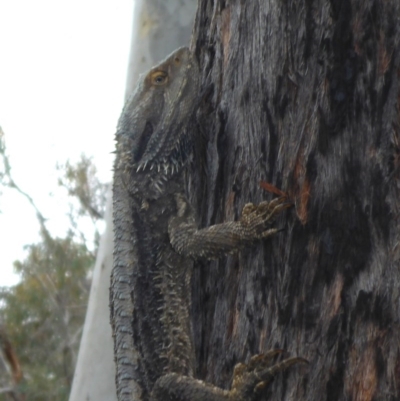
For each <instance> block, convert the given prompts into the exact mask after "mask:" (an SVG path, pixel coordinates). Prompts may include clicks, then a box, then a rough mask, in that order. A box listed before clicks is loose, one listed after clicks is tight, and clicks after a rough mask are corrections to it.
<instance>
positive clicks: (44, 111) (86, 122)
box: [0, 0, 133, 286]
mask: <svg viewBox="0 0 400 401" xmlns="http://www.w3.org/2000/svg"><path fill="white" fill-rule="evenodd" d="M132 7H133V0H68V1H61V0H59V1H55V0H35V1H32V0H0V16H1V23H0V126H1V127H2V128H3V130H4V132H5V135H6V143H7V147H8V154H9V156H10V159H11V164H12V168H13V175H14V178H15V181H16V182H17V183H18V184H19V185H20V186H21V187H22V189H23V190H24V191H26V192H27V193H29V194H30V195H31V196H32V197H33V199H34V200H35V202H36V203H37V205H38V207H39V209H40V210H41V211H42V213H43V214H44V215H45V217H46V218H48V225H49V228H50V229H51V230H52V232H54V233H56V234H58V235H63V234H64V233H65V230H66V228H67V226H68V220H67V218H66V213H67V211H68V209H67V199H66V197H65V195H64V194H63V192H62V191H60V190H58V189H57V177H58V175H59V173H58V172H57V171H56V170H55V166H56V164H57V162H58V163H64V162H65V161H66V160H67V159H70V160H71V161H77V160H78V159H79V156H80V154H81V153H85V154H86V155H89V156H93V159H94V162H95V164H96V166H97V168H98V170H99V174H100V177H101V179H102V180H110V179H111V167H112V155H111V154H110V152H111V151H112V150H113V146H114V144H113V136H114V132H115V126H116V123H117V120H118V116H119V113H120V111H121V108H122V106H123V96H124V88H125V78H126V68H127V64H128V52H129V45H130V34H131V17H132V13H133V10H132ZM0 212H1V214H0V286H2V285H11V284H13V283H15V282H16V277H15V276H14V275H13V274H12V270H13V269H12V262H13V261H14V260H16V259H19V260H21V259H23V257H24V251H23V246H24V245H25V244H29V243H34V242H36V241H37V240H38V239H39V237H38V229H39V226H38V223H37V220H36V217H35V214H34V211H33V210H32V208H31V207H30V206H29V204H28V203H27V201H26V200H25V199H24V198H23V197H22V196H21V195H19V194H17V193H14V192H13V191H11V190H6V191H3V194H1V195H0Z"/></svg>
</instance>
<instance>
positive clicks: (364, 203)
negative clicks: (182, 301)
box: [190, 0, 400, 401]
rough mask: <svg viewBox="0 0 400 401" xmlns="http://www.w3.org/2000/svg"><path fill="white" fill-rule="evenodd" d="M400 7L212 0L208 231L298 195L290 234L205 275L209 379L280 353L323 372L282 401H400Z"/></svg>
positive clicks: (299, 382)
mask: <svg viewBox="0 0 400 401" xmlns="http://www.w3.org/2000/svg"><path fill="white" fill-rule="evenodd" d="M399 17H400V2H399V1H398V0H385V1H384V0H331V1H327V0H285V1H283V0H251V1H238V0H236V1H222V0H221V1H210V0H200V2H199V10H198V14H197V21H196V25H195V36H194V44H195V51H196V54H197V56H198V57H199V60H200V63H201V65H202V70H203V72H202V83H203V90H204V92H203V93H204V100H203V103H202V105H201V108H200V110H199V112H198V115H197V117H198V132H197V138H198V139H197V144H196V155H195V159H194V168H193V175H192V180H191V186H190V193H191V197H192V200H193V204H194V205H197V211H198V215H199V216H201V218H202V219H201V225H202V226H207V225H210V224H214V223H218V222H221V221H227V220H233V219H237V218H238V216H239V213H240V211H241V209H242V207H243V205H244V204H245V203H246V202H249V201H251V202H259V201H261V200H263V199H271V198H272V195H271V194H268V193H267V192H265V191H263V190H262V189H261V188H260V186H259V183H260V181H265V182H268V183H272V184H273V185H275V186H277V187H278V188H280V189H282V190H283V191H285V192H287V193H288V194H289V195H290V197H291V198H292V199H293V201H294V202H295V207H293V208H292V209H290V210H289V211H287V212H285V213H283V215H282V216H280V217H279V219H278V221H277V225H278V226H279V227H286V229H285V230H284V231H283V232H281V233H279V234H278V235H277V236H275V237H274V238H273V239H270V240H266V241H265V242H263V243H260V244H258V245H256V246H255V247H254V248H253V249H252V250H250V251H245V252H242V253H240V254H239V255H236V256H235V255H234V256H228V257H226V258H225V259H222V260H219V261H215V262H211V263H209V264H207V263H202V264H197V267H196V270H195V274H194V279H193V291H194V299H193V316H194V332H195V344H196V353H197V361H198V366H197V368H198V372H197V374H198V376H199V378H202V379H206V380H207V381H210V382H212V383H215V384H217V385H220V386H224V387H226V386H227V385H228V384H229V381H230V378H231V374H232V368H233V366H234V364H235V363H237V362H239V361H244V360H246V359H248V358H249V357H250V356H251V355H253V354H256V353H259V352H262V351H266V350H268V349H270V348H274V347H278V348H284V349H286V350H287V351H289V352H290V354H291V355H299V356H302V357H305V358H307V359H308V360H309V361H310V366H309V367H303V366H301V367H300V366H299V367H296V368H292V369H291V370H290V372H287V373H285V374H284V375H282V376H280V377H277V378H276V379H275V380H274V383H273V384H272V386H270V388H269V389H268V393H269V394H270V395H272V394H273V398H274V399H277V400H289V399H291V400H293V399H295V400H297V401H300V400H306V399H307V400H332V401H333V400H375V401H376V400H398V399H400V346H399V338H400V330H399V317H400V298H399V295H400V294H399V293H400V286H399V285H400V263H399V258H400V242H399V237H400V235H399V233H400V230H399V208H400V181H399V179H400V170H399V166H400V145H399V140H400V121H399V84H398V76H399V72H400V70H399V49H400V47H399V45H400V25H399Z"/></svg>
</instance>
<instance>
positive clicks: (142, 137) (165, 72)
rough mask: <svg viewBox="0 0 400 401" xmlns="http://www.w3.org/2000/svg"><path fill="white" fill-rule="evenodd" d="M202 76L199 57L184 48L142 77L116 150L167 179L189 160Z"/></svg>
mask: <svg viewBox="0 0 400 401" xmlns="http://www.w3.org/2000/svg"><path fill="white" fill-rule="evenodd" d="M198 75H199V69H198V65H197V61H196V60H195V58H194V56H193V55H192V53H191V52H190V51H189V49H188V48H186V47H182V48H180V49H178V50H176V51H175V52H173V53H172V54H171V55H170V56H169V57H167V58H166V59H165V60H163V61H162V62H161V63H160V64H158V65H157V66H155V67H153V68H152V69H151V70H150V71H149V72H148V73H146V74H144V75H142V76H141V77H140V78H139V82H138V84H137V86H136V89H135V91H134V92H133V94H132V95H131V97H130V99H129V100H128V101H127V103H126V105H125V108H124V110H123V112H122V115H121V118H120V120H119V124H118V130H117V153H120V155H121V156H122V157H121V161H122V163H123V164H125V166H129V167H132V171H133V172H134V173H139V172H140V173H141V176H142V178H144V177H143V175H148V176H151V177H153V181H154V179H155V178H156V176H162V178H163V179H164V181H167V180H168V177H170V176H171V175H173V174H176V173H177V172H178V171H179V170H180V169H181V167H182V165H183V164H184V162H185V161H186V159H187V156H188V153H189V152H190V138H189V135H187V125H188V122H189V119H190V117H191V116H192V114H193V112H194V109H195V107H196V104H197V98H198V89H197V87H198Z"/></svg>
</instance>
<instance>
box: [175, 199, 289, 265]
mask: <svg viewBox="0 0 400 401" xmlns="http://www.w3.org/2000/svg"><path fill="white" fill-rule="evenodd" d="M176 202H177V209H178V210H177V215H176V216H175V217H173V218H171V220H170V222H169V227H168V231H169V236H170V242H171V245H172V246H173V248H174V249H175V250H176V251H177V252H178V253H180V254H182V255H185V256H190V257H192V258H194V259H196V258H199V257H201V258H207V259H213V258H217V257H219V256H221V255H224V254H227V253H231V252H235V251H238V250H240V249H242V248H243V247H245V246H247V245H249V244H250V243H252V242H253V241H255V240H259V239H262V238H266V237H268V236H270V235H273V234H275V233H276V232H277V231H278V229H277V228H272V227H271V223H272V222H273V221H274V219H275V216H276V215H277V214H278V213H280V212H281V211H282V210H284V209H286V208H288V207H290V206H291V203H289V202H287V198H286V197H280V198H277V199H274V200H272V201H270V202H261V203H260V204H259V205H254V204H252V203H248V204H246V205H245V206H244V208H243V210H242V214H241V217H240V219H239V221H231V222H226V223H221V224H215V225H213V226H210V227H207V228H203V229H201V230H198V229H197V227H196V222H195V219H194V214H193V212H192V209H191V207H190V205H189V203H188V202H187V200H186V198H185V197H184V196H183V195H182V194H179V195H176Z"/></svg>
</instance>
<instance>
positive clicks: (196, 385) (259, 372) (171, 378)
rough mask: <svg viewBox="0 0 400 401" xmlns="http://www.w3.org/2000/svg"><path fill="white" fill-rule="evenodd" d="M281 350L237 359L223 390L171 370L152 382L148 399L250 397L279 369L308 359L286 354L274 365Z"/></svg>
mask: <svg viewBox="0 0 400 401" xmlns="http://www.w3.org/2000/svg"><path fill="white" fill-rule="evenodd" d="M281 352H282V350H271V351H269V352H267V353H265V354H260V355H255V356H253V357H252V358H251V359H250V361H249V363H247V364H244V363H239V364H237V365H236V366H235V368H234V372H233V381H232V386H231V389H230V390H223V389H221V388H219V387H216V386H213V385H211V384H209V383H206V382H203V381H201V380H196V379H194V378H192V377H188V376H182V375H179V374H177V373H170V374H167V375H165V376H162V377H161V378H160V379H158V380H157V382H156V384H155V385H154V388H153V391H152V394H151V401H251V400H254V399H256V398H257V396H258V395H259V393H260V390H261V389H262V388H264V387H265V386H266V385H267V384H268V383H270V381H271V380H272V379H273V378H274V376H276V375H277V374H278V373H279V372H282V371H285V370H287V369H288V368H290V367H291V366H293V365H295V364H297V363H308V362H307V361H306V360H305V359H303V358H288V359H285V360H283V361H282V362H279V363H277V364H275V365H273V364H271V361H272V359H273V358H274V357H275V356H276V355H277V354H279V353H281Z"/></svg>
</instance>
